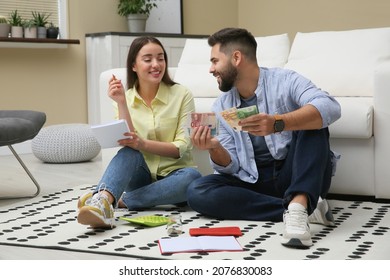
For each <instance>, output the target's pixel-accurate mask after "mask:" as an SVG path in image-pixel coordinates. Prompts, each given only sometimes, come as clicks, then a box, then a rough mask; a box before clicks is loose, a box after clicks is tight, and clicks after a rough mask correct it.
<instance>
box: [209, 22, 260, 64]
mask: <svg viewBox="0 0 390 280" xmlns="http://www.w3.org/2000/svg"><path fill="white" fill-rule="evenodd" d="M208 44H209V46H210V47H213V46H214V45H216V44H220V51H221V52H223V53H224V54H231V53H232V52H234V51H235V50H239V51H240V52H241V53H243V54H244V55H245V56H246V57H247V58H248V60H251V61H256V49H257V42H256V40H255V37H253V35H252V33H250V32H249V31H248V30H246V29H242V28H224V29H221V30H219V31H217V32H215V33H214V34H212V35H211V36H210V37H209V38H208Z"/></svg>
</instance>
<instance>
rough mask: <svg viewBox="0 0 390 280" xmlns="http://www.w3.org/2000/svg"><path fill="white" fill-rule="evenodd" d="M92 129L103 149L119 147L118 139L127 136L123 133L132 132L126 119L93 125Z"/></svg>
mask: <svg viewBox="0 0 390 280" xmlns="http://www.w3.org/2000/svg"><path fill="white" fill-rule="evenodd" d="M91 129H92V133H93V135H94V136H95V137H96V139H97V141H98V142H99V144H100V146H101V147H102V149H104V148H113V147H118V146H119V144H118V140H120V139H125V138H127V137H126V136H124V135H123V134H124V133H126V132H130V129H129V126H128V125H127V122H126V120H123V119H122V120H117V121H113V122H109V123H106V124H100V125H93V126H91Z"/></svg>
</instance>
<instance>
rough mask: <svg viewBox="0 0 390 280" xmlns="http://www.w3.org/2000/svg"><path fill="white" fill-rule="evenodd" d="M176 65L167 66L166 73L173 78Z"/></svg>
mask: <svg viewBox="0 0 390 280" xmlns="http://www.w3.org/2000/svg"><path fill="white" fill-rule="evenodd" d="M176 70H177V67H168V74H169V76H170V77H171V79H172V80H173V79H174V78H175V74H176Z"/></svg>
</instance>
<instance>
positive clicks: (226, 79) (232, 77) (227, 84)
mask: <svg viewBox="0 0 390 280" xmlns="http://www.w3.org/2000/svg"><path fill="white" fill-rule="evenodd" d="M220 77H221V82H220V83H219V89H220V90H221V91H223V92H227V91H229V90H231V89H232V87H233V86H234V82H235V81H236V78H237V69H236V68H234V67H233V66H232V65H231V64H229V65H228V67H227V69H226V71H224V72H223V73H220Z"/></svg>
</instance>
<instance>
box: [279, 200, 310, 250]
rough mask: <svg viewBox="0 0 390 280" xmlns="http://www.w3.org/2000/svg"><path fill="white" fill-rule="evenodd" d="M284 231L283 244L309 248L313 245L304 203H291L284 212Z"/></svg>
mask: <svg viewBox="0 0 390 280" xmlns="http://www.w3.org/2000/svg"><path fill="white" fill-rule="evenodd" d="M283 222H284V231H283V236H282V242H281V243H282V244H283V245H284V246H287V247H292V248H299V249H303V248H308V247H310V246H312V245H313V242H312V240H311V235H310V227H309V222H308V216H307V211H306V209H305V208H304V207H303V205H301V204H298V203H290V205H289V206H288V210H286V211H285V212H284V214H283Z"/></svg>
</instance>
